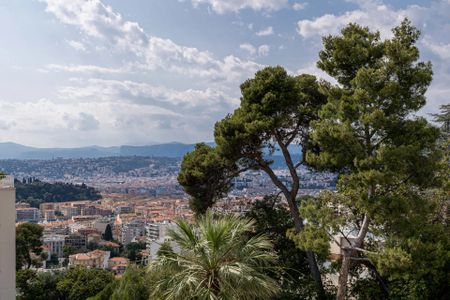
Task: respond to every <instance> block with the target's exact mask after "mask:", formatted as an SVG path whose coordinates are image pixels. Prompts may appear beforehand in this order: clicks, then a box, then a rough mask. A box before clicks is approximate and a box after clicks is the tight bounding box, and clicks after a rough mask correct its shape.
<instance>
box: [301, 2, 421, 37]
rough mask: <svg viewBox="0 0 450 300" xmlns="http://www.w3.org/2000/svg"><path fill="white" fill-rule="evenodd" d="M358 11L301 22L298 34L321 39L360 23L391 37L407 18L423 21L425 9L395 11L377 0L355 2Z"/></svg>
mask: <svg viewBox="0 0 450 300" xmlns="http://www.w3.org/2000/svg"><path fill="white" fill-rule="evenodd" d="M351 2H355V3H356V4H357V5H358V9H355V10H351V11H347V12H344V13H343V14H340V15H334V14H325V15H322V16H320V17H317V18H314V19H311V20H300V21H298V23H297V32H298V34H299V35H300V36H302V37H304V38H312V37H321V36H324V35H328V34H336V33H337V32H338V31H339V30H340V29H341V28H342V27H344V26H345V25H347V24H348V23H358V24H360V25H364V26H369V27H370V28H372V29H376V30H379V31H380V32H381V34H382V35H383V36H384V37H387V36H390V35H391V28H392V27H394V26H396V25H398V24H399V23H400V22H401V21H402V20H403V19H404V18H405V17H408V18H410V19H411V20H413V21H417V22H419V21H421V18H422V14H423V11H424V8H422V7H420V6H417V5H411V6H408V7H407V8H405V9H394V8H392V7H390V6H388V5H386V4H384V3H383V2H381V1H377V0H368V1H362V0H354V1H351Z"/></svg>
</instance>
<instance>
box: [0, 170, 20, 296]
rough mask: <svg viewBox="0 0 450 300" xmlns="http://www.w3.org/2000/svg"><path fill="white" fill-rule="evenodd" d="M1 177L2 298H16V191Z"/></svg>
mask: <svg viewBox="0 0 450 300" xmlns="http://www.w3.org/2000/svg"><path fill="white" fill-rule="evenodd" d="M9 182H10V178H5V179H0V300H11V299H15V298H16V226H15V224H16V220H15V217H16V214H15V211H16V208H15V200H16V191H15V189H14V187H13V185H14V184H13V183H12V184H8V183H9Z"/></svg>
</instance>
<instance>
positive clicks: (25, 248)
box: [16, 223, 44, 270]
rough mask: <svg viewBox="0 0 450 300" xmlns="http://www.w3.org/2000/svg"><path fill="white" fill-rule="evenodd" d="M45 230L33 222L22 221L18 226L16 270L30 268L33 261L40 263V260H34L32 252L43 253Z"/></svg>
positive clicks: (35, 253) (34, 253)
mask: <svg viewBox="0 0 450 300" xmlns="http://www.w3.org/2000/svg"><path fill="white" fill-rule="evenodd" d="M43 231H44V228H43V227H42V226H40V225H37V224H33V223H22V224H19V225H18V226H17V227H16V270H20V269H22V268H23V267H26V268H30V267H31V265H32V264H33V263H35V264H36V265H40V261H33V259H32V256H31V254H33V255H35V256H39V255H41V254H42V241H41V238H42V232H43Z"/></svg>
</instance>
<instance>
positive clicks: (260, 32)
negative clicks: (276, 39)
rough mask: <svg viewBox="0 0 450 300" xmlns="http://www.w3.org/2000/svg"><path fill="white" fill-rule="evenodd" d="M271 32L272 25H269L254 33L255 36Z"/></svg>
mask: <svg viewBox="0 0 450 300" xmlns="http://www.w3.org/2000/svg"><path fill="white" fill-rule="evenodd" d="M272 34H273V27H272V26H269V27H267V28H264V29H261V30H260V31H258V32H257V33H256V35H257V36H269V35H272Z"/></svg>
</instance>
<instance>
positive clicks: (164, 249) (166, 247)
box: [156, 242, 175, 257]
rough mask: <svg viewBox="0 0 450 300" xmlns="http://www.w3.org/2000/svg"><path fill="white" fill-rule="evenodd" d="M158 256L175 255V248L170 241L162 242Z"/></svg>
mask: <svg viewBox="0 0 450 300" xmlns="http://www.w3.org/2000/svg"><path fill="white" fill-rule="evenodd" d="M156 256H158V257H162V256H175V252H173V249H172V247H171V246H170V244H169V243H168V242H164V243H162V244H161V246H160V247H159V249H158V251H157V252H156Z"/></svg>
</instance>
